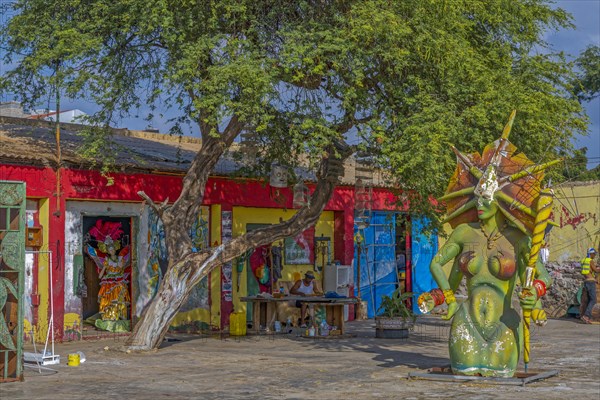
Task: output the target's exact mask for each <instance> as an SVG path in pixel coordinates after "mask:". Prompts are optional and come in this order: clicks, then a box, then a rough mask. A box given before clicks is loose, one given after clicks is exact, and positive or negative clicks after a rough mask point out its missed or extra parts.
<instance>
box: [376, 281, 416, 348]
mask: <svg viewBox="0 0 600 400" xmlns="http://www.w3.org/2000/svg"><path fill="white" fill-rule="evenodd" d="M411 297H412V293H410V292H407V293H400V289H396V290H395V291H394V293H392V295H391V296H382V298H381V304H380V306H379V308H378V309H377V316H376V317H375V337H378V338H387V339H397V338H407V337H408V331H409V329H411V328H412V327H413V326H414V323H415V320H416V319H417V316H416V315H415V314H414V313H413V312H412V310H411V309H410V308H408V307H407V306H406V301H407V300H408V299H410V298H411Z"/></svg>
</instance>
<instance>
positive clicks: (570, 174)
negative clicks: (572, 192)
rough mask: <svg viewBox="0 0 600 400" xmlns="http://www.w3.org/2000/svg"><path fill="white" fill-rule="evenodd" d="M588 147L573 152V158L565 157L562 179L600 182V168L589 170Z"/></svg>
mask: <svg viewBox="0 0 600 400" xmlns="http://www.w3.org/2000/svg"><path fill="white" fill-rule="evenodd" d="M587 150H588V149H587V147H582V148H581V149H579V150H575V151H573V154H572V156H570V157H569V156H565V159H564V163H563V169H562V171H561V175H562V176H561V178H563V180H566V181H579V182H583V181H596V180H600V166H596V167H595V168H593V169H590V170H588V169H587V163H588V158H587Z"/></svg>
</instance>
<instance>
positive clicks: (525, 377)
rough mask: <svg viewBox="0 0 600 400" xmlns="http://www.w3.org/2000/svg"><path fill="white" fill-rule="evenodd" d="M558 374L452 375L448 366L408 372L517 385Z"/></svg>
mask: <svg viewBox="0 0 600 400" xmlns="http://www.w3.org/2000/svg"><path fill="white" fill-rule="evenodd" d="M556 375H558V371H557V370H550V371H530V372H523V371H517V372H515V375H514V376H513V377H512V378H497V377H487V376H468V375H454V374H452V371H451V370H450V367H442V368H440V367H434V368H431V369H429V370H427V372H411V373H409V374H408V377H409V378H412V379H425V380H430V381H446V382H463V383H464V382H473V383H485V384H495V385H519V386H525V385H526V384H528V383H531V382H535V381H539V380H543V379H547V378H550V377H552V376H556Z"/></svg>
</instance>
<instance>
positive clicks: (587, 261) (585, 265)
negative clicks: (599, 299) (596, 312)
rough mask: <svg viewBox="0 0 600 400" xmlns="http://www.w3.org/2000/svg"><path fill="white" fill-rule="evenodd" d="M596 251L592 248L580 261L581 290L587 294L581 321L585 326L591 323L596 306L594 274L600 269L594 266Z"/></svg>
mask: <svg viewBox="0 0 600 400" xmlns="http://www.w3.org/2000/svg"><path fill="white" fill-rule="evenodd" d="M595 258H596V249H594V248H593V247H592V248H591V249H589V250H588V254H587V257H585V258H584V259H583V260H581V273H582V274H583V276H584V278H585V282H584V283H583V288H584V290H585V291H586V292H587V297H588V303H587V307H586V308H585V311H584V312H583V315H582V316H581V320H582V321H583V322H585V323H586V324H591V323H592V309H593V308H594V305H596V274H595V273H598V272H600V267H597V266H596V260H595Z"/></svg>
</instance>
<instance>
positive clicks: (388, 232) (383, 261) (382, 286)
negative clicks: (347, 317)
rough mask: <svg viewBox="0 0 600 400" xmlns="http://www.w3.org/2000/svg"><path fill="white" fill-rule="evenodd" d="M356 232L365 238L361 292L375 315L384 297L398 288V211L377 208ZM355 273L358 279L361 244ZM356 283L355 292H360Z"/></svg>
mask: <svg viewBox="0 0 600 400" xmlns="http://www.w3.org/2000/svg"><path fill="white" fill-rule="evenodd" d="M354 234H355V235H356V234H360V235H361V236H362V238H363V240H362V244H361V250H360V253H361V254H360V296H361V299H362V300H363V301H366V302H367V304H368V307H367V313H368V314H367V315H368V317H369V318H373V317H374V316H375V315H377V309H378V308H379V305H380V304H381V297H382V296H384V295H387V296H391V294H392V293H393V292H394V290H396V287H397V283H398V276H397V272H396V259H395V240H396V215H395V214H394V213H387V212H373V214H372V216H371V218H370V220H369V226H368V227H366V228H364V229H360V230H359V229H358V228H357V227H356V226H355V227H354ZM354 260H355V261H354V276H355V277H357V278H356V281H357V283H358V277H359V275H358V261H359V257H358V245H356V246H355V248H354ZM357 287H358V285H355V295H357V294H358V290H357Z"/></svg>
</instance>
